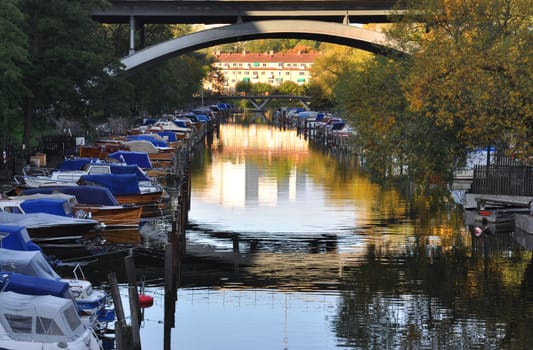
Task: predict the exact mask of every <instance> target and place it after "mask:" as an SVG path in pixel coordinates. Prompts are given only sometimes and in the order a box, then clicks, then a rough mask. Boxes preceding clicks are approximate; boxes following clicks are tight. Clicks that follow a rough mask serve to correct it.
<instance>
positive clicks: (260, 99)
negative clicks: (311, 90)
mask: <svg viewBox="0 0 533 350" xmlns="http://www.w3.org/2000/svg"><path fill="white" fill-rule="evenodd" d="M204 98H205V99H208V100H214V101H230V100H247V101H249V102H250V103H251V104H252V106H254V108H255V110H256V111H259V112H262V111H264V110H265V107H266V106H267V105H268V104H269V103H270V102H271V101H272V100H287V101H293V100H294V101H298V102H300V103H301V104H302V105H303V106H304V107H306V108H309V101H310V100H311V98H310V97H309V96H298V95H263V96H227V95H211V96H207V97H202V99H204Z"/></svg>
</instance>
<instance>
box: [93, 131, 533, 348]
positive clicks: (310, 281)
mask: <svg viewBox="0 0 533 350" xmlns="http://www.w3.org/2000/svg"><path fill="white" fill-rule="evenodd" d="M189 220H190V225H189V226H188V228H187V247H186V255H185V257H184V260H183V262H182V274H181V287H180V288H179V290H178V296H177V302H176V309H175V323H174V327H173V328H172V330H171V332H170V337H171V339H170V342H171V344H172V346H171V348H172V349H179V348H183V349H213V348H216V349H250V348H253V349H293V350H294V349H337V348H339V349H481V348H483V349H524V348H528V347H529V344H532V343H533V337H532V335H531V334H532V332H530V325H531V321H532V316H533V307H532V303H531V301H532V300H533V293H532V290H533V289H532V286H533V273H532V272H531V271H532V269H533V266H532V254H531V247H530V244H531V239H530V237H529V236H520V235H519V234H515V233H512V232H510V233H509V232H507V233H505V232H499V233H498V234H495V235H493V236H486V237H483V238H476V237H474V236H473V235H472V234H471V231H470V230H469V228H468V226H467V225H465V223H464V220H463V213H462V212H461V211H460V210H457V209H456V208H453V207H448V206H440V205H436V204H435V203H433V202H431V201H430V200H429V199H427V200H418V201H415V202H412V201H408V200H406V199H405V197H404V196H402V194H401V193H399V192H398V191H396V190H395V189H390V188H385V187H381V186H378V185H376V184H374V183H372V182H370V181H369V180H368V179H367V178H366V177H365V176H363V175H361V174H360V173H359V172H358V171H357V169H356V168H355V167H354V165H353V163H350V162H346V163H342V164H339V163H338V162H336V161H335V160H334V159H332V158H330V157H328V156H327V155H325V154H323V153H322V152H321V151H320V150H315V149H313V148H311V147H310V146H309V145H308V144H307V143H306V142H304V141H302V140H301V139H299V138H297V137H295V132H294V131H284V130H274V129H271V128H268V127H267V126H250V127H242V126H236V125H223V126H222V127H221V130H220V134H219V135H218V136H216V135H215V137H213V139H212V144H211V145H209V146H206V147H205V148H203V149H201V150H199V153H198V154H196V155H195V156H194V164H193V169H192V200H191V210H190V213H189ZM168 229H169V226H168V223H167V224H165V222H158V223H154V225H153V227H152V230H151V231H153V232H151V233H148V232H145V233H144V238H145V239H146V243H145V248H144V249H139V250H136V251H135V254H136V264H137V267H138V273H139V275H142V276H144V277H145V279H146V281H148V283H149V284H150V288H149V289H148V291H149V292H150V293H153V295H155V296H158V298H159V299H158V298H156V303H155V305H154V307H152V308H150V309H146V310H145V314H144V315H145V320H144V323H143V328H142V329H141V340H142V342H143V347H144V348H147V349H163V334H164V333H163V323H164V310H163V308H164V299H163V296H162V295H163V289H162V287H160V285H161V283H162V278H163V277H164V271H163V266H164V261H163V257H164V254H163V253H162V251H161V249H159V248H158V245H157V244H155V243H154V242H157V241H160V242H161V241H163V242H164V238H165V237H166V232H167V231H168ZM147 237H149V238H150V239H147ZM148 243H150V244H149V245H148ZM519 243H520V244H519ZM113 259H115V260H113ZM117 261H120V260H117V257H113V256H107V257H102V258H100V259H98V261H97V262H95V263H93V264H91V266H92V269H90V270H89V272H88V275H89V277H90V278H94V279H96V280H98V278H99V276H100V280H104V279H103V278H101V276H102V275H103V274H104V273H105V272H106V271H108V270H109V267H110V266H113V267H115V268H117V269H119V271H118V272H119V275H120V276H123V275H122V274H121V271H120V269H121V268H120V267H117V266H120V264H117ZM123 292H125V290H123ZM123 299H124V300H127V299H126V298H125V297H123Z"/></svg>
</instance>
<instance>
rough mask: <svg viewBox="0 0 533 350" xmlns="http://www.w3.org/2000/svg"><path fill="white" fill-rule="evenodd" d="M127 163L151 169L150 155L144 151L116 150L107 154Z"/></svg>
mask: <svg viewBox="0 0 533 350" xmlns="http://www.w3.org/2000/svg"><path fill="white" fill-rule="evenodd" d="M107 156H108V157H110V158H113V159H116V160H118V161H121V162H123V163H126V164H129V165H137V166H139V167H140V168H143V169H152V163H151V162H150V157H149V156H148V153H146V152H132V151H116V152H113V153H109V154H108V155H107Z"/></svg>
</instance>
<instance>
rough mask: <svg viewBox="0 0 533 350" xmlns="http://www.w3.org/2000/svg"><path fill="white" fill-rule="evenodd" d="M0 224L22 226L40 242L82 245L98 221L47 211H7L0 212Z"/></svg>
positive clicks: (97, 224)
mask: <svg viewBox="0 0 533 350" xmlns="http://www.w3.org/2000/svg"><path fill="white" fill-rule="evenodd" d="M0 224H6V225H18V226H24V227H26V229H27V230H28V233H29V235H30V237H31V239H32V240H33V241H34V242H35V243H37V244H39V245H41V244H42V243H60V242H61V243H65V242H70V243H74V244H76V245H84V242H83V240H84V237H85V235H86V234H87V233H89V231H92V230H99V229H100V226H99V222H98V221H96V220H92V219H79V218H73V217H67V216H60V215H54V214H47V213H28V214H19V213H7V212H0Z"/></svg>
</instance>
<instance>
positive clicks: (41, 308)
mask: <svg viewBox="0 0 533 350" xmlns="http://www.w3.org/2000/svg"><path fill="white" fill-rule="evenodd" d="M0 348H2V349H24V350H60V349H71V350H78V349H79V350H100V349H101V348H102V347H101V342H100V341H99V339H98V338H97V336H96V334H95V333H94V331H93V330H92V329H90V328H88V327H87V326H86V325H85V324H84V323H83V322H82V321H81V319H80V317H79V316H78V313H77V312H76V308H75V304H74V303H73V302H72V300H69V299H66V298H59V297H55V296H51V295H40V296H35V295H26V294H20V293H15V292H6V291H4V292H0Z"/></svg>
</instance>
